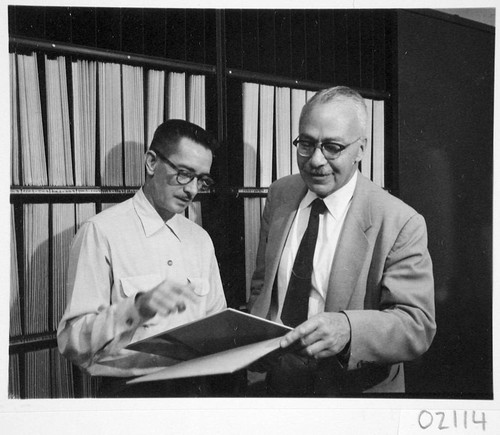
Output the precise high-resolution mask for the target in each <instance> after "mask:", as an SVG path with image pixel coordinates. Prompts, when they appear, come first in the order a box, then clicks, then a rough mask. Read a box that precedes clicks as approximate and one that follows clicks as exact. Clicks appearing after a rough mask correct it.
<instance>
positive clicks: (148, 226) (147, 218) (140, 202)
mask: <svg viewBox="0 0 500 435" xmlns="http://www.w3.org/2000/svg"><path fill="white" fill-rule="evenodd" d="M133 201H134V208H135V211H136V213H137V216H138V217H139V220H140V221H141V224H142V228H143V230H144V234H145V235H146V237H150V236H152V235H153V234H154V233H156V232H157V231H158V230H160V229H162V228H164V227H165V225H166V226H167V227H168V228H169V229H170V230H171V231H172V233H174V235H175V236H176V237H177V238H179V230H180V228H179V222H178V221H179V216H178V215H177V214H174V215H173V216H172V217H171V218H170V219H169V220H168V221H167V222H164V221H163V219H162V218H161V216H160V215H159V214H158V212H157V211H156V210H155V209H154V207H153V206H152V204H151V203H150V202H149V200H148V199H147V198H146V195H144V191H143V190H142V188H141V189H139V190H138V191H137V193H136V194H135V195H134V199H133Z"/></svg>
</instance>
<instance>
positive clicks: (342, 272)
mask: <svg viewBox="0 0 500 435" xmlns="http://www.w3.org/2000/svg"><path fill="white" fill-rule="evenodd" d="M366 182H367V181H366V180H365V179H364V177H363V176H362V175H361V174H359V173H358V181H357V184H356V189H355V191H354V195H353V199H352V204H351V207H350V208H349V211H348V213H347V216H346V219H345V221H344V227H343V228H342V231H341V233H340V238H339V241H338V244H337V249H336V251H335V257H334V259H333V264H332V272H331V274H330V281H329V285H328V293H327V296H326V301H325V311H333V312H336V311H340V310H344V309H346V308H347V307H348V306H349V301H350V299H351V297H352V294H353V292H354V289H355V288H356V284H357V282H358V279H359V276H360V273H361V270H362V268H363V264H364V262H365V259H366V255H367V253H368V239H367V238H366V235H365V233H366V231H367V230H368V228H370V226H371V219H370V207H369V195H368V193H367V191H366V186H363V185H364V184H366Z"/></svg>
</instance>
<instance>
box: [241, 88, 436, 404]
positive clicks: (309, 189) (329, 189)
mask: <svg viewBox="0 0 500 435" xmlns="http://www.w3.org/2000/svg"><path fill="white" fill-rule="evenodd" d="M366 123H367V112H366V106H365V104H364V101H363V98H362V97H361V96H360V95H359V94H358V93H357V92H355V91H353V90H352V89H350V88H347V87H335V88H331V89H327V90H323V91H320V92H318V93H317V94H316V95H315V96H314V97H313V98H312V99H311V100H309V102H308V103H307V104H306V105H305V106H304V108H303V110H302V113H301V117H300V124H299V136H298V138H297V139H296V140H295V141H294V145H295V146H296V147H297V162H298V166H299V169H300V175H291V176H287V177H284V178H282V179H280V180H278V181H276V182H275V183H273V184H272V186H271V187H270V188H269V195H268V197H267V202H266V207H265V210H264V214H263V217H262V223H261V233H260V242H259V249H258V254H257V264H256V270H255V273H254V276H253V280H252V287H251V296H250V300H249V307H250V311H251V313H253V314H255V315H257V316H260V317H264V318H268V319H270V320H273V321H278V322H283V323H285V324H288V325H289V326H292V327H294V329H293V331H291V332H290V333H288V334H287V335H286V336H285V337H284V338H283V340H282V342H281V346H282V348H289V349H287V350H289V351H290V350H292V349H293V351H290V352H285V353H284V354H283V355H282V356H280V357H279V358H277V359H275V360H274V361H273V362H272V364H271V365H270V366H268V367H267V368H268V371H267V376H266V382H267V392H268V394H269V395H274V396H295V397H300V396H330V397H332V396H356V395H360V394H362V393H402V392H404V374H403V364H402V363H403V362H404V361H411V360H413V359H415V358H417V357H419V356H420V355H422V354H423V353H424V352H425V351H426V350H427V349H428V348H429V346H430V344H431V342H432V339H433V337H434V334H435V330H436V324H435V320H434V281H433V275H432V262H431V258H430V256H429V252H428V249H427V229H426V225H425V221H424V218H423V217H422V216H421V215H419V214H418V213H417V212H416V211H415V210H414V209H413V208H411V207H410V206H408V205H406V204H405V203H403V202H402V201H400V200H399V199H397V198H395V197H394V196H392V195H390V194H389V193H387V192H385V191H384V190H383V189H381V188H380V187H378V186H376V185H375V184H374V183H372V182H371V181H369V180H368V179H367V178H365V177H364V176H363V175H362V174H361V173H360V172H359V171H358V163H359V162H360V161H361V159H362V157H363V153H364V151H365V147H366ZM316 198H320V200H322V201H319V202H320V203H321V204H320V206H319V208H318V207H316V206H317V205H318V204H316V205H314V203H318V200H316V201H315V199H316ZM311 204H313V205H312V206H311ZM312 210H313V211H312ZM314 210H319V211H314ZM313 215H314V216H316V217H315V218H313ZM314 220H315V222H316V223H315V224H312V223H311V222H312V221H314ZM308 222H309V223H308ZM313 227H315V229H312V228H313ZM313 233H314V236H311V234H313ZM305 234H306V235H305ZM311 237H313V239H312V240H313V241H312V242H311ZM302 239H304V240H305V239H307V240H309V242H308V243H305V242H304V240H302ZM303 245H309V248H303ZM311 245H312V252H310V251H311ZM308 249H309V253H308V254H307V253H305V252H306V251H307V250H308ZM299 251H301V253H300V254H298V252H299ZM307 256H309V257H308V258H310V259H309V260H304V258H306V257H307ZM298 257H300V260H299V258H298ZM304 261H306V262H307V261H309V266H304V267H305V269H304V267H303V269H302V270H306V272H300V273H299V272H298V270H299V268H300V265H299V266H298V263H300V262H302V264H305V263H304ZM308 267H309V269H310V270H309V272H307V268H308ZM299 275H303V276H299ZM301 280H302V281H301ZM300 282H302V284H300ZM292 288H293V289H292ZM300 288H302V290H297V289H300ZM304 288H305V290H304ZM304 291H305V293H304ZM301 292H302V293H301ZM300 294H302V296H299V297H298V298H297V295H300ZM304 294H305V296H304ZM301 298H302V299H301Z"/></svg>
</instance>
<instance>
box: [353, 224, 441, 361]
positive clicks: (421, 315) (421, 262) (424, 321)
mask: <svg viewBox="0 0 500 435" xmlns="http://www.w3.org/2000/svg"><path fill="white" fill-rule="evenodd" d="M379 306H380V310H346V311H345V313H346V314H347V316H348V317H349V321H350V324H351V354H350V358H349V364H348V369H350V370H351V369H356V368H361V367H363V366H366V365H370V364H392V363H397V362H401V361H409V360H412V359H415V358H417V357H418V356H420V355H421V354H423V353H424V352H425V351H426V350H427V349H428V348H429V346H430V344H431V342H432V339H433V337H434V334H435V331H436V324H435V320H434V280H433V274H432V262H431V258H430V255H429V252H428V250H427V229H426V225H425V221H424V218H423V217H422V216H420V215H418V214H415V215H414V216H412V217H411V218H410V219H409V220H408V221H407V222H406V224H405V225H404V226H403V228H402V229H401V231H400V232H399V234H398V236H397V238H396V241H395V243H394V245H393V247H392V249H391V251H390V253H389V255H388V256H387V259H386V262H385V267H384V272H383V276H382V280H381V293H380V305H379Z"/></svg>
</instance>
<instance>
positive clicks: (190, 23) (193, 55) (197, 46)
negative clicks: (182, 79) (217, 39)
mask: <svg viewBox="0 0 500 435" xmlns="http://www.w3.org/2000/svg"><path fill="white" fill-rule="evenodd" d="M186 59H189V61H190V62H198V63H204V60H205V11H204V10H203V9H187V10H186Z"/></svg>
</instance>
